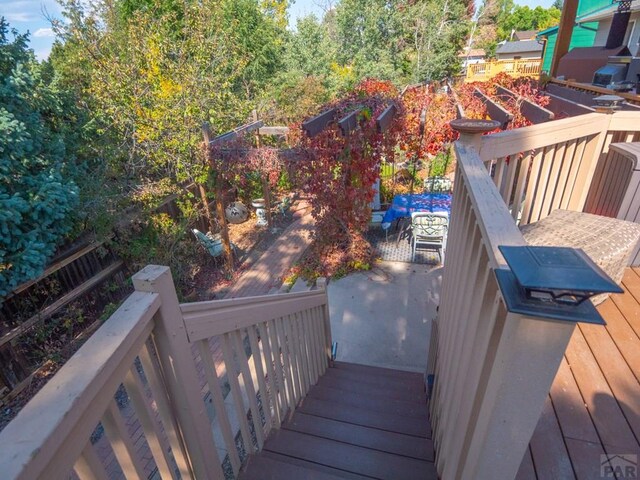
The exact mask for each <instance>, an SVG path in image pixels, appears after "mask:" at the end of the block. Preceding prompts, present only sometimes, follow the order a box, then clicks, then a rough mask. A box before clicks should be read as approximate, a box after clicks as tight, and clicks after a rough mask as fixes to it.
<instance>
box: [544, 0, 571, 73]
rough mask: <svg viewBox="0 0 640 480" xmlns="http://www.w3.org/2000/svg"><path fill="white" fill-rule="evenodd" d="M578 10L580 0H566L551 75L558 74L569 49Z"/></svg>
mask: <svg viewBox="0 0 640 480" xmlns="http://www.w3.org/2000/svg"><path fill="white" fill-rule="evenodd" d="M577 12H578V0H564V5H563V7H562V15H561V16H560V27H559V28H558V37H557V39H556V48H555V50H554V51H553V58H552V60H551V68H550V71H549V75H550V76H551V77H555V76H557V73H558V65H559V63H560V59H561V58H562V57H564V56H565V55H566V54H567V52H568V51H569V46H570V44H571V36H572V34H573V25H574V24H575V23H576V14H577Z"/></svg>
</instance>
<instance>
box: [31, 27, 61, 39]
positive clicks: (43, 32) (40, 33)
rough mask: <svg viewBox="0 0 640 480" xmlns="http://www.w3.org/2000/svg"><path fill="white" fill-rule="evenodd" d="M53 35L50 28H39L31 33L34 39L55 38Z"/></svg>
mask: <svg viewBox="0 0 640 480" xmlns="http://www.w3.org/2000/svg"><path fill="white" fill-rule="evenodd" d="M55 35H56V34H55V33H53V29H51V28H39V29H38V30H36V31H35V32H33V36H34V37H55Z"/></svg>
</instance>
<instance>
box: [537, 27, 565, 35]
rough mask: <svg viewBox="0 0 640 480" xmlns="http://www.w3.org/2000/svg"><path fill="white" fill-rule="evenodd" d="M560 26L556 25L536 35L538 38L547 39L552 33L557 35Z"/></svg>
mask: <svg viewBox="0 0 640 480" xmlns="http://www.w3.org/2000/svg"><path fill="white" fill-rule="evenodd" d="M558 28H559V27H558V25H556V26H555V27H549V28H547V29H546V30H542V31H540V32H538V34H537V35H536V38H540V37H546V36H548V35H550V34H552V33H556V32H557V31H558Z"/></svg>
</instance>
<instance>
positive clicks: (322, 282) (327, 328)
mask: <svg viewBox="0 0 640 480" xmlns="http://www.w3.org/2000/svg"><path fill="white" fill-rule="evenodd" d="M316 285H317V286H318V288H319V289H320V290H324V294H325V297H326V302H325V304H324V306H323V307H322V308H323V314H324V338H325V342H326V344H325V346H324V347H325V352H326V355H327V358H328V360H329V361H331V349H332V347H333V340H332V338H331V316H330V315H329V295H328V290H327V279H326V278H325V277H320V278H318V280H316Z"/></svg>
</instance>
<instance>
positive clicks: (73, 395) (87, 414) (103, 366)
mask: <svg viewBox="0 0 640 480" xmlns="http://www.w3.org/2000/svg"><path fill="white" fill-rule="evenodd" d="M159 307H160V298H159V296H158V295H156V294H152V293H138V292H136V293H133V294H132V295H131V296H130V297H129V298H128V299H127V300H125V302H124V303H123V304H122V306H121V307H120V308H119V309H118V310H117V311H116V312H115V313H114V314H113V315H112V316H111V318H109V320H107V322H105V324H104V325H103V326H102V327H101V328H100V329H99V330H98V331H97V332H96V333H95V334H94V335H93V336H92V337H91V338H90V339H89V340H87V342H86V343H85V344H84V345H83V346H82V347H81V348H80V349H79V350H78V351H77V352H76V354H75V355H73V357H71V358H70V359H69V360H68V361H67V363H66V364H65V365H64V366H63V367H62V368H61V369H60V370H59V371H58V373H56V375H54V377H53V378H52V379H51V380H49V382H48V383H47V384H46V385H45V386H44V387H43V388H42V390H40V392H38V393H37V394H36V396H35V397H34V398H33V399H32V400H31V401H30V402H29V403H28V404H27V405H25V406H24V407H23V409H22V410H21V411H20V413H18V416H17V417H16V418H15V419H14V420H13V421H12V422H10V423H9V424H8V425H7V426H6V427H5V429H4V430H3V431H2V432H1V433H0V445H2V448H0V470H1V471H2V476H3V478H6V479H40V478H64V477H65V475H67V474H68V472H69V470H70V469H71V468H72V467H73V464H74V462H75V461H76V459H77V458H78V457H79V456H80V454H81V453H82V450H83V449H84V446H85V444H86V442H87V440H88V439H89V437H90V436H91V433H92V432H93V430H94V429H95V427H96V424H97V423H98V422H99V421H100V419H101V417H102V414H103V412H104V411H105V410H106V408H107V406H108V404H109V402H110V401H111V399H112V398H113V397H112V396H113V393H114V392H115V391H116V390H117V388H118V385H119V384H120V383H121V382H122V378H124V376H125V373H126V372H127V371H128V370H129V369H130V368H131V364H132V363H133V361H134V359H135V357H136V356H137V355H138V352H139V351H140V348H141V347H142V345H143V344H144V342H145V341H146V340H147V339H148V337H149V334H150V333H151V329H152V328H153V326H154V324H153V321H152V320H153V316H154V315H155V314H156V312H157V311H158V309H159ZM17 439H20V440H19V441H18V440H17Z"/></svg>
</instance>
